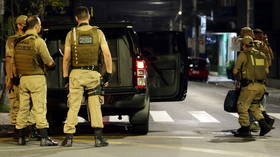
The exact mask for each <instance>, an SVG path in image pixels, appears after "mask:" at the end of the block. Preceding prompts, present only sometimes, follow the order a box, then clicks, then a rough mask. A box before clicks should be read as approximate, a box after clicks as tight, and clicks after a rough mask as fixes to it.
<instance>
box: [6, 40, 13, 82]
mask: <svg viewBox="0 0 280 157" xmlns="http://www.w3.org/2000/svg"><path fill="white" fill-rule="evenodd" d="M11 44H12V43H11V41H10V40H9V39H8V40H7V42H6V54H5V55H6V57H5V70H6V73H7V77H8V78H11V77H12V55H11V53H12V52H11V51H12V45H11Z"/></svg>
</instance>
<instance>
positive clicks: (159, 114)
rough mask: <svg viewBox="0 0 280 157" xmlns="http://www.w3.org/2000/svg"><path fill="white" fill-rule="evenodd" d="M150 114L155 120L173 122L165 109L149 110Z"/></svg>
mask: <svg viewBox="0 0 280 157" xmlns="http://www.w3.org/2000/svg"><path fill="white" fill-rule="evenodd" d="M150 114H151V117H152V118H153V120H154V121H155V122H174V120H173V119H172V118H171V117H170V115H169V114H168V113H167V112H166V111H150Z"/></svg>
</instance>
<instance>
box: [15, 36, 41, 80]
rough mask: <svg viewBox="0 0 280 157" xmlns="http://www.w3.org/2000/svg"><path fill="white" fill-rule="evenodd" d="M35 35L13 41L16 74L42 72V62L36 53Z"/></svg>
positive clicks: (36, 73) (39, 73) (37, 73)
mask: <svg viewBox="0 0 280 157" xmlns="http://www.w3.org/2000/svg"><path fill="white" fill-rule="evenodd" d="M36 39H37V36H34V35H32V36H30V37H27V38H26V39H23V40H21V41H19V42H18V43H15V66H16V71H17V74H18V75H20V76H21V75H42V74H44V73H45V72H44V70H43V64H42V63H43V62H42V60H41V59H40V58H39V56H37V55H36V52H35V40H36Z"/></svg>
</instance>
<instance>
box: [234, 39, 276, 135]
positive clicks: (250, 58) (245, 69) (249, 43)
mask: <svg viewBox="0 0 280 157" xmlns="http://www.w3.org/2000/svg"><path fill="white" fill-rule="evenodd" d="M253 47H254V45H253V39H252V38H251V37H249V36H245V37H244V38H243V39H242V51H241V52H240V54H239V55H238V58H237V62H236V64H235V66H234V69H233V74H234V75H235V76H236V77H237V78H238V77H240V78H241V80H240V82H241V86H242V88H241V91H240V95H239V98H238V102H237V110H238V114H239V123H240V125H241V128H239V129H238V130H237V132H236V133H235V136H238V137H247V136H250V135H251V132H250V122H249V113H248V110H250V111H251V112H252V114H253V115H254V117H255V119H256V120H257V121H258V122H259V125H260V128H261V131H260V134H259V135H260V136H264V135H265V134H267V133H268V132H269V131H270V130H271V127H270V126H269V125H268V124H267V123H266V121H265V119H264V117H263V115H262V113H261V109H260V105H259V104H252V102H253V101H254V100H260V99H261V97H262V96H263V94H264V92H265V85H264V81H265V80H266V75H267V73H268V65H267V61H266V57H265V55H264V54H263V53H262V52H260V51H257V50H255V49H253ZM238 75H239V76H238Z"/></svg>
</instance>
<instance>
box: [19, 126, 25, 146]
mask: <svg viewBox="0 0 280 157" xmlns="http://www.w3.org/2000/svg"><path fill="white" fill-rule="evenodd" d="M18 144H19V145H26V128H23V129H18Z"/></svg>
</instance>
